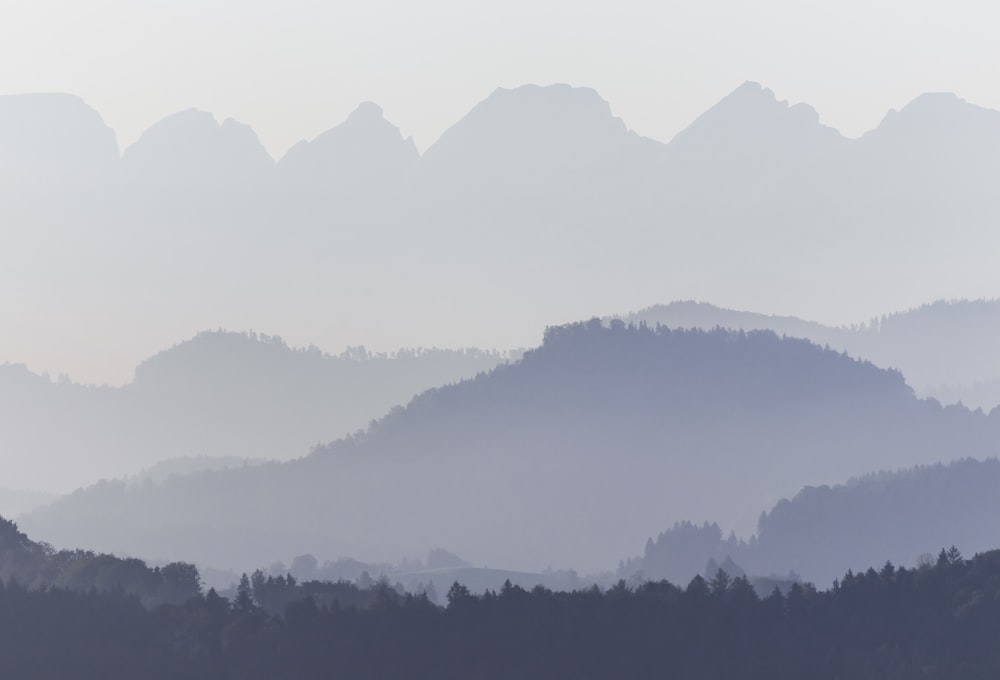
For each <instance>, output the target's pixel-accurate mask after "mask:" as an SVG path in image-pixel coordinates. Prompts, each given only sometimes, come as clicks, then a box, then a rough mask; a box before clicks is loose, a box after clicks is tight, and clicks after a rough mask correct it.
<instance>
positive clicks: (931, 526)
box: [619, 458, 1000, 586]
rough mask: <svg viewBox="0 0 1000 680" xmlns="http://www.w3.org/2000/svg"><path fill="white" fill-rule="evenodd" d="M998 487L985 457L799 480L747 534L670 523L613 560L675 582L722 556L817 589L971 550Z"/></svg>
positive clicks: (990, 519)
mask: <svg viewBox="0 0 1000 680" xmlns="http://www.w3.org/2000/svg"><path fill="white" fill-rule="evenodd" d="M998 483H1000V462H998V461H997V459H996V458H989V459H986V460H981V461H977V460H972V459H965V460H957V461H954V462H951V463H948V464H941V463H939V464H936V465H927V466H917V467H912V468H905V469H901V470H899V471H895V472H878V473H872V474H868V475H864V476H861V477H857V478H854V479H851V480H850V481H849V482H847V483H841V484H836V485H832V486H830V485H819V486H807V487H805V488H803V489H802V490H800V491H799V492H798V493H796V494H795V495H794V496H791V497H790V498H788V499H782V500H781V501H779V502H778V503H776V504H775V505H774V506H773V507H772V508H771V509H770V510H768V511H765V512H763V513H762V514H761V516H760V519H759V521H758V525H757V529H756V531H755V533H754V534H753V535H752V536H750V538H749V540H743V539H740V538H737V537H736V536H735V535H734V534H730V535H728V536H726V535H724V533H723V531H722V530H721V529H720V527H719V525H718V524H715V523H707V522H706V523H705V524H703V525H695V524H692V523H690V522H678V523H677V524H675V525H674V526H673V527H672V528H671V529H669V530H667V531H664V532H662V533H660V534H659V535H658V536H656V538H655V540H654V539H653V538H650V539H649V540H648V541H647V542H646V548H645V550H644V551H643V554H642V555H641V557H637V558H634V559H631V560H629V561H627V562H624V563H622V564H621V566H620V568H619V575H620V576H622V577H625V578H629V577H632V578H634V577H635V575H636V574H641V575H642V576H643V577H645V578H650V579H659V578H669V579H673V580H678V581H683V580H687V579H690V578H692V575H694V574H698V573H700V572H701V570H702V569H703V568H704V565H705V564H706V563H707V562H708V561H709V560H711V561H714V562H717V563H721V562H723V561H725V560H729V561H730V562H732V563H734V564H737V565H738V566H739V567H740V568H741V569H746V570H747V571H748V572H750V573H752V574H755V575H759V576H768V575H770V576H771V577H772V578H779V579H780V578H786V579H800V578H801V579H805V580H809V581H812V582H814V583H816V584H817V585H821V586H827V585H829V584H830V583H832V582H833V580H834V579H837V578H842V577H843V575H844V574H845V573H846V572H847V571H848V570H854V571H855V572H861V571H864V570H866V569H868V568H870V567H871V566H872V565H880V564H885V563H886V562H887V561H889V562H892V563H893V564H895V565H897V566H905V567H912V566H916V565H918V564H920V563H922V562H925V563H926V562H929V563H933V562H934V561H935V560H936V559H937V557H938V554H939V552H940V551H942V550H947V549H949V548H950V547H951V546H958V547H959V548H960V549H961V551H962V552H964V553H965V554H966V555H967V556H972V555H973V554H975V553H978V552H982V551H985V550H990V549H992V548H991V546H993V545H996V544H997V541H1000V531H998V530H997V527H996V522H995V521H994V518H995V517H996V514H997V512H998V509H1000V501H998V500H997V495H996V488H997V484H998ZM734 575H735V574H734Z"/></svg>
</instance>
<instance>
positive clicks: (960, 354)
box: [620, 299, 1000, 411]
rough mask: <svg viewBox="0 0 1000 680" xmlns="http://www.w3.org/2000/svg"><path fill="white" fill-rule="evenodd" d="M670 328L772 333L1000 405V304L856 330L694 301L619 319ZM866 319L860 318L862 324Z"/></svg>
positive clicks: (956, 304) (937, 392)
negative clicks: (763, 331) (896, 370)
mask: <svg viewBox="0 0 1000 680" xmlns="http://www.w3.org/2000/svg"><path fill="white" fill-rule="evenodd" d="M620 318H621V319H622V320H623V321H624V322H626V323H640V322H643V321H644V322H646V323H648V324H650V325H654V324H663V325H664V326H669V327H671V328H704V329H710V328H715V327H716V326H721V327H722V328H730V329H734V330H747V331H749V330H772V331H774V332H775V333H778V334H779V335H789V336H792V337H796V338H808V339H809V340H812V341H813V342H815V343H817V344H819V345H829V346H830V347H833V348H834V349H837V350H843V351H846V352H847V353H848V354H850V355H851V356H854V357H858V358H861V359H866V360H868V361H871V362H873V363H875V364H876V365H877V366H881V367H883V368H895V369H898V370H900V371H902V372H903V375H904V376H905V377H906V381H907V383H908V384H910V385H911V386H913V387H914V388H915V389H916V390H917V392H918V394H921V395H924V396H930V397H934V398H936V399H938V400H939V401H942V403H954V402H956V401H959V400H960V401H962V403H964V404H965V405H966V406H970V407H972V408H976V407H981V408H983V409H984V410H986V411H989V410H991V409H992V408H993V407H994V406H997V405H1000V344H998V343H997V342H996V341H995V339H996V338H997V337H998V335H1000V300H996V299H991V300H937V301H935V302H932V303H929V304H925V305H921V306H920V307H916V308H913V309H908V310H905V311H900V312H895V313H893V314H885V315H882V316H879V317H875V318H872V319H869V320H866V321H864V322H862V323H858V324H855V325H853V326H850V327H836V326H826V325H823V324H819V323H815V322H812V321H805V320H803V319H799V318H796V317H793V316H774V315H768V314H758V313H754V312H744V311H737V310H733V309H725V308H721V307H716V306H715V305H711V304H707V303H703V302H694V301H683V302H672V303H670V304H666V305H655V306H653V307H648V308H646V309H642V310H639V311H638V312H633V313H631V314H627V315H624V316H621V317H620ZM859 321H860V320H859Z"/></svg>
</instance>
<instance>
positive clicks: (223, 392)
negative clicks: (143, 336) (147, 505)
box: [0, 332, 506, 510]
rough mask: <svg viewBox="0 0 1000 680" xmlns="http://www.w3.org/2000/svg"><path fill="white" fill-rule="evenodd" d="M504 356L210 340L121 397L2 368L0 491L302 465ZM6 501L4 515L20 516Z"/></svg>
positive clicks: (155, 361)
mask: <svg viewBox="0 0 1000 680" xmlns="http://www.w3.org/2000/svg"><path fill="white" fill-rule="evenodd" d="M505 358H506V357H505V356H504V355H501V354H499V353H491V352H483V351H479V350H464V351H451V350H434V349H430V350H411V351H400V352H397V353H394V354H372V353H369V352H367V351H365V350H364V349H361V348H358V349H354V350H351V351H349V352H345V353H342V354H340V355H335V356H334V355H329V354H325V353H323V352H321V351H320V350H318V349H316V348H310V349H294V348H291V347H289V346H288V345H287V344H286V343H285V342H284V341H282V340H281V339H280V338H277V337H271V336H261V335H257V334H250V333H228V332H210V333H202V334H200V335H198V336H196V337H194V338H192V339H190V340H187V341H185V342H182V343H180V344H178V345H176V346H174V347H172V348H170V349H168V350H166V351H164V352H161V353H159V354H157V355H156V356H154V357H152V358H150V359H148V360H146V361H145V362H143V363H142V364H140V365H139V366H138V367H137V368H136V370H135V378H134V380H133V381H132V382H131V383H129V384H127V385H125V386H123V387H120V388H111V387H93V386H86V385H79V384H75V383H72V382H69V381H67V380H62V381H52V380H50V379H49V378H48V377H43V376H39V375H36V374H33V373H31V372H30V371H28V370H27V369H25V368H24V367H23V366H18V365H3V366H0V450H3V451H4V461H5V464H6V465H7V473H6V474H5V478H4V484H5V485H6V486H9V487H14V488H24V489H45V490H49V491H54V492H60V493H65V492H68V491H71V490H73V489H74V488H76V487H78V486H83V485H87V484H91V483H93V482H95V481H97V480H99V479H101V478H113V477H121V476H125V475H130V474H135V473H138V472H139V471H140V469H142V468H144V467H149V466H151V465H153V464H154V463H157V462H158V461H161V460H163V459H167V458H183V457H189V458H190V457H193V458H194V459H195V460H194V461H192V464H193V465H197V464H198V459H199V458H201V457H209V458H211V459H218V458H222V459H223V461H225V459H226V457H233V456H235V457H238V458H240V459H245V458H250V459H272V458H274V459H283V458H291V457H295V456H301V455H302V454H303V453H305V452H306V451H308V450H309V448H310V447H312V446H314V445H316V444H319V443H323V442H328V441H330V440H332V439H335V438H337V437H340V436H343V435H345V434H348V433H350V432H354V431H356V430H359V429H361V428H364V427H365V426H366V425H368V423H369V422H370V421H372V420H373V419H375V418H377V417H379V416H381V415H383V414H384V413H385V412H386V411H388V410H389V409H390V408H392V407H393V406H396V405H399V404H405V403H406V402H407V401H409V400H410V398H411V397H412V396H413V395H415V394H417V393H418V392H422V391H424V390H426V389H427V388H429V387H432V386H437V385H443V384H446V383H450V382H454V381H456V380H460V379H462V378H469V377H472V376H474V375H476V374H477V373H479V372H481V371H486V370H489V369H491V368H493V367H494V366H496V365H497V364H498V363H499V362H501V361H503V360H505ZM210 462H211V461H205V465H202V467H208V466H210V465H209V464H210ZM174 467H175V468H178V466H176V465H175V466H174ZM188 467H190V466H188ZM178 469H183V468H182V467H181V468H178ZM145 476H150V475H145ZM13 500H16V499H13V497H12V505H11V506H10V510H19V509H21V508H22V507H23V503H22V504H21V505H17V504H14V503H13Z"/></svg>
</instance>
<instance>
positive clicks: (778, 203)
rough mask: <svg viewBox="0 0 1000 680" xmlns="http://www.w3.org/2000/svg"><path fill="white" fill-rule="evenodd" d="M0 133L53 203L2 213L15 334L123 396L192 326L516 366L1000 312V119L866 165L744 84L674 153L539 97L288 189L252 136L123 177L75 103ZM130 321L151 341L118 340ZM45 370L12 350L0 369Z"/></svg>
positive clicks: (339, 165) (387, 142) (911, 125)
mask: <svg viewBox="0 0 1000 680" xmlns="http://www.w3.org/2000/svg"><path fill="white" fill-rule="evenodd" d="M0 111H3V112H5V113H0V139H3V140H7V141H6V142H4V144H6V145H7V146H8V147H10V146H11V144H14V145H15V146H16V147H17V149H18V150H17V152H16V153H11V154H7V155H5V158H6V159H12V160H5V161H0V162H3V163H5V164H6V165H5V167H8V166H9V168H11V170H9V172H13V173H14V174H16V175H18V176H19V177H21V178H22V180H23V182H28V183H29V184H31V183H32V182H34V183H35V184H31V186H36V187H37V186H43V187H44V188H45V191H46V192H47V193H46V196H49V197H50V198H49V199H46V200H42V199H38V198H32V196H33V195H34V194H33V193H32V192H31V191H21V190H18V194H17V195H18V200H17V201H7V202H5V203H4V204H3V205H0V211H2V214H0V217H2V218H3V219H4V223H5V225H8V231H9V234H10V239H11V244H12V245H13V246H14V248H13V249H8V250H6V251H5V253H3V254H0V265H3V266H0V291H11V292H6V293H0V295H3V296H4V297H2V298H0V303H2V304H0V310H2V311H0V324H2V326H3V327H4V328H13V329H26V328H32V327H34V325H35V324H37V320H38V319H45V320H46V323H49V324H51V325H52V326H54V327H56V328H54V332H56V333H62V334H65V335H66V336H67V337H72V338H74V339H76V340H77V344H78V345H79V346H80V347H81V349H80V352H81V353H83V352H85V351H88V352H91V353H93V352H98V351H104V352H107V353H108V355H109V356H129V357H131V359H130V360H129V362H128V363H127V364H126V366H128V367H129V368H130V366H131V365H134V361H135V359H136V358H137V356H136V353H135V352H136V350H135V348H134V347H132V346H130V345H128V343H129V342H134V343H137V345H136V346H146V347H148V346H156V344H157V343H158V342H160V339H161V338H163V337H176V336H177V334H178V330H177V327H178V324H179V321H178V320H179V319H184V320H188V323H189V324H191V325H188V326H186V328H191V327H195V328H197V327H212V326H217V325H220V324H221V325H225V326H228V327H244V328H245V327H270V328H281V329H283V331H284V332H286V333H288V334H290V335H295V336H296V337H308V338H313V339H315V340H316V341H317V342H320V343H323V344H330V345H332V344H334V343H335V342H336V339H337V338H339V337H344V336H345V335H349V336H350V337H365V336H361V335H359V333H361V332H362V330H364V331H366V332H369V333H370V332H373V331H371V330H370V329H378V332H379V333H380V334H382V335H383V336H384V337H396V338H400V337H401V338H415V339H418V340H411V341H407V344H423V345H434V344H436V345H447V346H456V345H457V346H461V345H479V346H501V347H504V346H507V347H515V346H524V345H526V344H529V343H531V342H533V341H534V339H535V335H534V334H535V333H537V330H538V329H540V328H543V327H544V326H545V325H546V324H551V323H553V322H561V321H565V320H571V319H578V318H586V317H588V316H590V315H591V314H592V313H593V312H594V310H602V309H604V310H607V309H625V308H628V307H629V306H630V305H633V304H635V300H637V299H641V298H647V299H648V297H649V296H650V291H656V293H655V294H656V295H657V296H663V297H666V298H667V299H682V298H697V299H711V300H718V301H725V303H726V304H728V305H732V306H738V307H742V308H749V309H775V308H780V309H786V310H791V311H798V312H799V313H809V314H810V315H815V316H816V317H817V318H824V317H826V318H834V317H835V318H839V319H848V318H852V317H854V318H864V317H865V316H868V315H870V314H874V313H877V312H879V311H881V310H884V309H900V308H906V307H910V306H913V305H915V304H920V303H921V302H923V301H926V300H929V299H938V298H942V297H945V298H962V297H966V298H968V297H988V296H992V295H995V294H996V290H998V289H1000V274H998V273H997V268H996V267H995V263H994V262H993V258H992V253H993V252H996V250H997V248H998V247H1000V232H998V231H997V230H996V229H995V225H996V224H997V222H998V221H1000V197H998V195H997V193H996V192H994V191H993V190H992V184H991V179H992V178H993V177H995V176H997V174H1000V167H998V165H1000V149H998V146H997V145H998V144H1000V142H997V141H996V140H998V139H1000V113H998V112H995V111H989V110H985V109H981V108H978V107H976V106H973V105H971V104H969V103H967V102H964V101H963V100H961V99H958V98H957V97H954V96H953V95H925V96H923V97H920V98H918V99H916V100H915V101H914V102H912V103H911V104H910V105H908V106H906V107H904V108H903V109H902V110H901V111H899V112H897V113H892V114H890V115H889V116H887V117H886V119H885V120H884V121H883V122H882V124H881V125H880V126H879V127H878V128H877V129H876V130H873V131H871V132H870V133H868V134H866V135H864V136H863V137H861V138H860V139H854V140H852V139H846V138H844V137H843V136H841V135H840V134H839V133H837V132H836V131H835V130H832V129H830V128H828V127H825V126H823V125H822V124H821V123H820V122H819V119H818V116H817V114H816V112H815V111H814V110H812V109H811V108H809V107H808V106H806V105H803V104H796V105H789V104H788V103H786V102H783V101H779V100H778V99H777V98H776V97H775V95H774V94H773V93H772V92H771V91H769V90H767V89H765V88H763V87H761V86H760V85H757V84H755V83H747V84H744V85H743V86H741V87H739V88H738V89H736V90H735V91H734V92H732V93H731V94H730V95H728V96H726V97H725V98H724V99H723V100H722V101H720V103H719V104H718V105H716V106H715V107H713V108H712V109H711V110H709V111H708V112H706V113H705V114H704V115H703V116H701V117H700V118H699V119H697V120H696V121H695V122H694V123H692V125H691V126H690V127H689V128H688V129H687V130H685V131H683V132H682V133H680V134H678V135H677V136H676V137H675V138H674V139H673V140H671V141H670V142H669V143H668V144H662V143H660V142H656V141H653V140H649V139H645V138H642V137H640V136H638V135H636V134H635V133H634V132H631V131H629V130H628V128H627V126H626V124H625V123H624V122H623V121H621V120H620V119H618V118H616V117H615V116H614V115H613V114H612V111H611V107H610V105H609V104H608V102H606V101H604V100H603V99H601V98H600V96H599V95H598V94H597V93H595V92H594V91H593V90H589V89H586V88H574V87H569V86H566V85H553V86H548V87H538V86H534V85H529V86H524V87H519V88H515V89H511V90H505V89H500V90H497V91H496V92H494V93H493V94H492V95H491V96H490V97H488V98H487V99H486V100H485V101H483V102H481V103H480V104H478V105H476V106H475V107H473V109H472V110H471V111H470V112H469V113H468V114H467V115H466V116H465V117H463V118H462V120H460V121H458V122H457V123H456V124H455V125H454V126H453V127H452V128H450V129H449V130H448V131H447V132H445V134H443V135H442V137H441V139H440V140H438V141H437V143H435V144H434V145H432V146H431V147H430V148H429V149H428V150H427V152H426V153H425V154H424V155H423V156H422V157H421V156H418V155H417V153H416V151H415V149H414V147H413V144H412V142H411V141H409V140H406V139H404V138H403V136H402V135H401V134H400V132H399V130H398V129H397V128H396V127H395V126H393V125H392V124H391V123H390V122H388V121H387V120H385V118H384V116H383V114H382V112H381V110H380V109H379V108H378V107H377V106H376V105H374V104H371V103H366V104H362V105H361V106H360V107H359V108H358V109H357V111H355V112H354V113H353V114H352V115H351V116H350V117H349V118H348V119H347V120H346V121H344V122H342V123H341V124H340V125H338V126H336V127H334V128H332V129H330V130H329V131H327V132H325V133H323V134H321V135H319V136H318V137H316V138H315V139H313V140H311V141H308V142H303V143H301V144H299V145H297V146H295V147H294V148H293V149H291V150H290V151H289V152H288V153H287V154H286V155H285V157H284V158H282V159H281V162H280V163H278V164H277V165H276V166H275V164H274V163H273V161H272V160H271V159H270V157H269V156H268V155H267V153H266V152H265V151H264V149H263V148H262V147H261V146H260V143H259V142H258V140H257V139H256V136H255V135H254V133H253V132H252V131H251V130H250V129H249V128H247V127H246V126H245V125H242V124H240V123H237V122H235V121H232V120H227V121H225V122H223V123H221V124H219V123H217V122H216V121H215V120H214V118H212V116H211V115H210V114H208V113H204V112H199V111H195V110H189V111H184V112H180V113H178V114H175V115H173V116H170V117H168V118H166V119H164V120H163V121H161V122H160V123H158V124H157V125H155V126H154V127H153V128H151V129H150V130H149V131H147V133H146V134H145V135H143V137H142V138H141V139H140V140H139V141H138V142H137V143H136V144H134V145H133V146H131V147H130V148H129V149H127V150H126V152H125V155H124V158H123V159H121V160H120V161H119V160H117V152H116V150H115V149H116V147H115V145H114V137H113V134H112V133H111V132H110V131H109V130H107V128H106V127H105V126H104V125H103V123H101V122H100V119H99V117H98V116H97V114H96V113H94V112H93V111H92V110H90V109H88V108H87V107H86V106H85V105H83V104H82V102H80V101H79V100H78V99H76V98H72V97H65V96H61V97H59V96H55V95H52V96H48V95H46V96H40V95H39V96H30V97H26V98H18V97H7V98H4V99H3V100H0ZM29 113H30V115H29ZM4 121H6V123H5V122H4ZM12 140H16V144H15V141H12ZM24 140H26V141H24ZM32 140H34V141H32ZM11 148H13V147H11ZM11 164H12V165H11ZM102 164H108V167H109V168H110V169H109V170H108V171H107V172H105V171H104V170H101V171H100V172H97V171H96V170H95V171H94V172H91V171H90V170H87V171H86V172H84V171H83V170H81V168H95V167H97V166H100V167H104V165H102ZM31 168H35V169H36V170H37V172H36V171H35V170H31ZM39 168H40V169H39ZM22 170H23V172H22ZM5 172H7V171H5ZM81 173H82V175H86V176H87V177H91V176H93V177H97V176H100V177H111V178H113V179H112V180H110V181H111V184H110V185H107V186H103V187H101V188H98V189H94V190H92V191H89V192H88V193H87V194H86V195H87V196H88V199H87V203H86V204H84V205H81V204H80V202H79V201H78V202H76V203H74V202H73V201H69V200H67V201H63V200H58V199H59V196H56V198H54V199H53V198H52V197H51V192H53V191H56V192H58V191H61V190H60V189H58V186H61V185H59V184H58V183H51V182H48V180H47V179H46V178H49V177H50V176H52V177H54V176H66V177H73V178H77V177H80V176H82V175H81ZM31 177H36V180H37V181H36V180H31V179H30V178H31ZM19 181H20V180H19ZM74 181H75V180H74ZM38 182H41V183H42V184H38ZM70 184H72V182H70ZM2 191H5V189H3V188H0V192H2ZM10 252H15V253H17V255H11V254H9V253H10ZM35 261H45V262H46V263H47V266H46V268H45V271H44V272H42V271H40V270H39V269H38V268H37V267H34V268H32V267H29V266H28V265H26V264H25V263H26V262H35ZM956 263H960V265H958V264H956ZM121 281H129V285H128V286H122V285H121V284H120V282H121ZM19 289H30V290H31V291H32V301H33V304H32V305H31V306H30V308H29V307H28V306H26V305H25V304H24V302H23V296H20V295H18V294H16V292H14V291H16V290H19ZM359 290H363V291H364V295H359V294H358V291H359ZM529 300H530V304H527V303H526V301H529ZM428 301H433V304H431V303H429V302H428ZM151 309H152V310H155V313H154V314H151V313H150V310H151ZM67 310H70V311H67ZM220 310H221V311H220ZM317 310H329V313H317ZM220 314H221V315H222V316H223V318H219V317H220ZM136 318H142V319H143V320H144V322H143V323H142V324H140V325H138V326H137V327H135V328H133V332H130V333H129V337H130V338H131V337H135V339H134V340H128V341H127V340H125V339H123V335H122V334H121V333H118V332H117V330H108V329H119V328H121V327H122V326H123V324H126V323H128V324H129V325H130V327H132V326H134V324H131V322H132V320H134V319H136ZM81 319H87V323H82V322H81ZM191 320H193V321H191ZM38 344H39V343H38V341H37V338H36V337H35V336H34V334H32V335H31V337H29V336H28V334H27V333H25V332H20V333H18V332H12V333H10V334H8V335H6V336H5V337H4V338H2V339H0V356H5V357H10V358H11V359H16V360H21V359H22V358H23V357H26V356H28V354H29V353H32V352H42V351H43V350H41V349H38V348H37V347H38ZM84 348H86V349H84ZM108 361H109V362H110V361H112V359H108ZM40 362H41V363H40ZM45 363H47V362H43V361H42V360H35V361H34V362H33V365H45ZM89 365H90V363H89V362H84V361H83V360H82V359H80V360H79V361H77V366H80V367H86V366H89ZM80 370H84V369H83V368H81V369H80ZM126 370H128V369H126V368H122V367H121V366H119V368H118V371H119V376H120V374H121V373H122V372H124V371H126ZM72 372H73V373H74V375H76V374H77V373H78V371H76V370H74V371H72ZM988 378H989V376H976V379H977V380H986V379H988ZM87 379H91V380H95V381H101V380H103V379H104V378H99V377H97V376H87ZM121 380H122V379H121V378H119V380H118V382H121Z"/></svg>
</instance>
